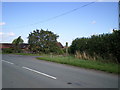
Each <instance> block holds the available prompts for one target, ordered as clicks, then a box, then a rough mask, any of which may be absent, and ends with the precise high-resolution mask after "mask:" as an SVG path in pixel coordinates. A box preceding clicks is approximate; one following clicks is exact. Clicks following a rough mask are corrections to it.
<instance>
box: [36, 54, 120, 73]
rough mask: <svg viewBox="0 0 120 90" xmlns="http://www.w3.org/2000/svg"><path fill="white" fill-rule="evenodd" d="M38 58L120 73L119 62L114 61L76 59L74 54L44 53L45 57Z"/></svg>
mask: <svg viewBox="0 0 120 90" xmlns="http://www.w3.org/2000/svg"><path fill="white" fill-rule="evenodd" d="M37 59H39V60H46V61H51V62H57V63H61V64H68V65H73V66H77V67H83V68H88V69H95V70H101V71H105V72H109V73H115V74H120V71H119V70H118V64H114V63H103V62H100V61H91V60H81V59H76V58H74V57H72V56H50V55H43V57H37Z"/></svg>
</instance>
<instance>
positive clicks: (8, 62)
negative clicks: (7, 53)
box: [2, 60, 14, 64]
mask: <svg viewBox="0 0 120 90" xmlns="http://www.w3.org/2000/svg"><path fill="white" fill-rule="evenodd" d="M2 62H6V63H9V64H14V63H12V62H8V61H6V60H2Z"/></svg>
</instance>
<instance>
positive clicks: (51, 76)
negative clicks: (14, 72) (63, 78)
mask: <svg viewBox="0 0 120 90" xmlns="http://www.w3.org/2000/svg"><path fill="white" fill-rule="evenodd" d="M22 68H24V69H27V70H30V71H33V72H36V73H38V74H41V75H44V76H47V77H49V78H52V79H57V78H56V77H53V76H51V75H48V74H45V73H43V72H39V71H36V70H33V69H30V68H28V67H22Z"/></svg>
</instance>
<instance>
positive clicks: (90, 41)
mask: <svg viewBox="0 0 120 90" xmlns="http://www.w3.org/2000/svg"><path fill="white" fill-rule="evenodd" d="M76 51H77V52H80V53H82V54H83V53H86V54H87V55H88V56H90V57H91V58H96V59H100V58H102V60H104V61H107V62H109V61H112V62H116V63H118V62H120V61H119V60H120V58H119V55H120V30H113V33H112V34H101V35H92V36H91V37H90V38H76V39H75V40H73V42H72V45H71V46H70V50H69V52H70V53H72V54H76Z"/></svg>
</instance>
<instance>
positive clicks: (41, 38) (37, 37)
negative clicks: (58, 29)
mask: <svg viewBox="0 0 120 90" xmlns="http://www.w3.org/2000/svg"><path fill="white" fill-rule="evenodd" d="M58 37H59V36H58V35H57V34H54V33H53V32H51V31H48V30H46V31H45V30H43V29H41V30H38V29H37V30H34V31H33V32H31V33H30V34H29V36H28V44H29V45H30V47H29V49H30V50H31V51H32V52H34V53H41V52H44V53H50V52H53V53H54V52H55V53H58V51H59V50H60V48H59V47H58V46H57V44H56V43H57V38H58Z"/></svg>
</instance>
